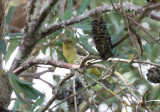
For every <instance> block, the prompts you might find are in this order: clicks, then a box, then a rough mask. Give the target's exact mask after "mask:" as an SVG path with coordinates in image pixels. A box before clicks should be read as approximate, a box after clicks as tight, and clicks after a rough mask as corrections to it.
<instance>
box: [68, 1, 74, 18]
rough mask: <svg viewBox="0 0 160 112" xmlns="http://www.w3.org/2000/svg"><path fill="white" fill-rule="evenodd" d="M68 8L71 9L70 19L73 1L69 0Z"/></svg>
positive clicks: (70, 11)
mask: <svg viewBox="0 0 160 112" xmlns="http://www.w3.org/2000/svg"><path fill="white" fill-rule="evenodd" d="M68 2H69V3H68V9H69V19H70V18H71V17H72V8H73V1H72V0H68Z"/></svg>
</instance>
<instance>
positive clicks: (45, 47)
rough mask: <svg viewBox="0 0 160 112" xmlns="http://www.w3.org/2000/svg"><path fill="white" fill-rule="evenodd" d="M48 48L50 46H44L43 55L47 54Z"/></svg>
mask: <svg viewBox="0 0 160 112" xmlns="http://www.w3.org/2000/svg"><path fill="white" fill-rule="evenodd" d="M47 48H48V46H43V48H42V53H43V54H45V53H46V50H47Z"/></svg>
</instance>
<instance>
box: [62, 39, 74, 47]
mask: <svg viewBox="0 0 160 112" xmlns="http://www.w3.org/2000/svg"><path fill="white" fill-rule="evenodd" d="M63 47H64V48H65V49H70V48H72V47H75V42H74V41H73V39H71V38H69V37H66V38H64V39H63Z"/></svg>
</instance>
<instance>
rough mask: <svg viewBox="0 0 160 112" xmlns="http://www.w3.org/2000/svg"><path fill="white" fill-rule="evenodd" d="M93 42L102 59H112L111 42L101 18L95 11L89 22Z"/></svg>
mask: <svg viewBox="0 0 160 112" xmlns="http://www.w3.org/2000/svg"><path fill="white" fill-rule="evenodd" d="M91 26H92V34H93V40H94V43H95V45H96V48H97V50H98V52H99V54H100V56H101V58H102V59H108V58H109V57H112V56H113V54H112V51H111V47H112V42H111V36H110V35H109V32H108V29H107V25H106V23H105V21H104V18H103V16H102V15H101V14H100V13H98V12H97V11H96V12H95V14H94V17H93V20H92V21H91Z"/></svg>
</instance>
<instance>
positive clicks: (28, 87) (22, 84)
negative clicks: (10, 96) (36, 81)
mask: <svg viewBox="0 0 160 112" xmlns="http://www.w3.org/2000/svg"><path fill="white" fill-rule="evenodd" d="M8 77H9V81H10V84H11V86H12V88H13V90H14V92H15V94H16V96H17V98H18V99H19V101H20V102H21V103H25V104H28V105H30V103H28V102H27V101H25V100H24V99H23V97H22V96H21V94H23V95H24V96H25V97H26V98H29V99H31V100H37V99H38V98H42V99H43V98H44V94H42V93H41V92H39V91H38V90H37V89H35V88H33V87H32V83H30V82H27V81H23V80H20V79H19V78H18V77H17V76H16V75H15V74H14V73H11V72H8ZM37 101H38V100H37ZM40 101H41V100H40ZM40 101H38V103H39V102H40ZM41 102H42V101H41ZM35 105H36V104H35Z"/></svg>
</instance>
